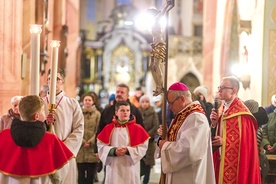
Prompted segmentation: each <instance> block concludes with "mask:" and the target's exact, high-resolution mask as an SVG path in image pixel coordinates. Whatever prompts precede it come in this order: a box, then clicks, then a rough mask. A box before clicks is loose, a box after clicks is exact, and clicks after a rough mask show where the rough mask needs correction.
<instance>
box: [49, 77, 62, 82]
mask: <svg viewBox="0 0 276 184" xmlns="http://www.w3.org/2000/svg"><path fill="white" fill-rule="evenodd" d="M50 80H51V78H50V77H48V78H47V81H48V82H49V81H50ZM60 80H61V78H59V77H57V82H58V81H60Z"/></svg>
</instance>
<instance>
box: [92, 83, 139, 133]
mask: <svg viewBox="0 0 276 184" xmlns="http://www.w3.org/2000/svg"><path fill="white" fill-rule="evenodd" d="M128 97H129V87H128V86H127V85H126V84H123V83H121V84H118V85H117V87H116V92H115V101H114V104H113V105H111V106H108V107H106V108H105V109H104V110H103V112H102V114H101V119H100V122H99V126H98V131H97V134H99V133H100V132H101V131H102V129H103V128H104V127H105V125H107V124H109V123H111V122H112V119H113V117H114V115H115V104H116V102H118V101H127V102H128V103H129V104H130V112H131V113H132V114H133V115H134V116H135V117H136V122H137V123H138V124H140V125H142V126H143V127H144V123H143V118H142V115H141V113H140V111H139V109H138V108H137V107H135V106H134V105H133V104H131V103H130V101H129V99H128Z"/></svg>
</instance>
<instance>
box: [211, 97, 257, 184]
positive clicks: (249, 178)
mask: <svg viewBox="0 0 276 184" xmlns="http://www.w3.org/2000/svg"><path fill="white" fill-rule="evenodd" d="M221 118H222V120H221V121H220V122H221V124H220V125H219V130H220V128H221V126H222V139H223V143H222V147H221V155H220V152H219V150H217V151H216V152H215V153H214V165H215V172H216V180H217V183H219V184H223V183H231V184H249V183H250V184H259V183H261V178H260V165H259V157H258V148H257V140H256V131H257V127H258V125H257V121H256V120H255V118H254V117H253V115H252V114H251V113H250V112H249V110H248V109H247V108H246V107H245V105H244V104H243V103H242V101H241V100H240V99H239V98H236V99H234V101H233V102H232V104H231V105H230V107H229V109H228V110H227V111H226V112H224V114H223V117H221ZM218 132H220V131H218Z"/></svg>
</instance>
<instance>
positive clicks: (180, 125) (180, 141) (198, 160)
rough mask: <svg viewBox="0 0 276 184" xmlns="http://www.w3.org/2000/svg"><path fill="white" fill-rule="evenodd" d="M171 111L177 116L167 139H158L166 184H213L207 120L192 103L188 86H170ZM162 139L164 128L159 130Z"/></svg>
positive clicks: (197, 104)
mask: <svg viewBox="0 0 276 184" xmlns="http://www.w3.org/2000/svg"><path fill="white" fill-rule="evenodd" d="M167 100H168V104H169V108H170V109H171V110H172V111H173V113H174V114H175V115H176V116H175V118H174V120H173V121H172V123H171V125H170V128H169V130H168V133H167V137H166V139H165V140H159V141H158V145H159V149H156V156H157V157H160V156H161V164H162V171H163V173H165V174H166V176H165V183H166V184H178V183H181V184H190V183H194V184H209V183H210V184H211V183H212V184H213V183H215V174H214V166H213V158H212V145H211V133H210V131H209V124H208V120H207V118H206V116H205V113H204V110H203V109H202V107H201V105H200V103H199V102H198V101H194V102H193V101H192V97H191V92H190V91H189V89H188V87H187V86H186V85H185V84H183V83H180V82H176V83H174V84H172V85H171V86H170V87H169V90H168V96H167ZM158 134H159V136H160V135H161V134H162V128H159V129H158Z"/></svg>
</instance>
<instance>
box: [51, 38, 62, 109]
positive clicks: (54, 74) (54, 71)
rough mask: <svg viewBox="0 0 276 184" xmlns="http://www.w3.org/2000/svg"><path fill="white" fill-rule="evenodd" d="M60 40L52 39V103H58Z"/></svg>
mask: <svg viewBox="0 0 276 184" xmlns="http://www.w3.org/2000/svg"><path fill="white" fill-rule="evenodd" d="M59 43H60V41H57V40H52V41H51V44H50V45H51V47H52V56H51V61H52V65H51V80H50V104H55V103H56V83H57V67H58V48H59V46H60V44H59Z"/></svg>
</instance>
